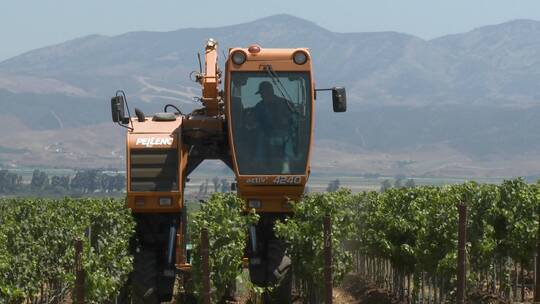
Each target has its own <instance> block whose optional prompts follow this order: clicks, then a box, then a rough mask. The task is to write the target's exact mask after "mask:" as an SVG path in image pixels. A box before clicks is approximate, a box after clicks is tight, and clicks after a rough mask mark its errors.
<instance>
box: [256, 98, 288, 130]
mask: <svg viewBox="0 0 540 304" xmlns="http://www.w3.org/2000/svg"><path fill="white" fill-rule="evenodd" d="M254 114H255V118H256V119H257V123H258V124H259V126H260V128H261V129H262V131H263V132H265V133H266V134H267V135H268V136H271V137H286V136H288V134H289V129H290V125H291V121H290V120H291V110H290V109H289V105H288V101H287V100H286V99H285V98H281V97H279V96H276V95H273V96H272V97H271V99H270V100H261V101H260V102H259V103H257V104H256V105H255V107H254Z"/></svg>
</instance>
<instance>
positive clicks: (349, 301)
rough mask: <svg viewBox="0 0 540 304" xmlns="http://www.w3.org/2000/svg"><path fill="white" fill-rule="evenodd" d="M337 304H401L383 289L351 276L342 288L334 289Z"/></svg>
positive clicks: (358, 276)
mask: <svg viewBox="0 0 540 304" xmlns="http://www.w3.org/2000/svg"><path fill="white" fill-rule="evenodd" d="M334 303H336V304H401V302H399V301H398V300H395V299H392V296H391V295H390V294H389V293H388V292H386V291H385V290H383V289H380V288H377V287H376V286H375V285H374V284H372V283H370V282H368V281H366V280H365V279H364V278H362V277H361V276H360V275H357V274H349V275H347V276H346V277H345V280H344V281H343V283H342V284H341V286H340V287H337V288H335V289H334Z"/></svg>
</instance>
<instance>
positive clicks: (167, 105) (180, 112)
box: [163, 103, 184, 115]
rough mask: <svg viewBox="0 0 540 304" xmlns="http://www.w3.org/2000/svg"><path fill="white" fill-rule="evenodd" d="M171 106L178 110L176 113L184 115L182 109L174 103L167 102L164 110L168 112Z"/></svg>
mask: <svg viewBox="0 0 540 304" xmlns="http://www.w3.org/2000/svg"><path fill="white" fill-rule="evenodd" d="M169 107H171V108H174V109H175V110H176V114H180V115H184V114H182V111H180V109H179V108H178V107H177V106H175V105H173V104H170V103H169V104H166V105H165V107H163V112H165V113H167V109H168V108H169Z"/></svg>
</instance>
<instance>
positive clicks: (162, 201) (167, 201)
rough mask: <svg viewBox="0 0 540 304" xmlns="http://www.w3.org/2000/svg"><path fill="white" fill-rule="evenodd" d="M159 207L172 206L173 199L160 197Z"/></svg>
mask: <svg viewBox="0 0 540 304" xmlns="http://www.w3.org/2000/svg"><path fill="white" fill-rule="evenodd" d="M159 205H160V206H170V205H172V198H170V197H160V198H159Z"/></svg>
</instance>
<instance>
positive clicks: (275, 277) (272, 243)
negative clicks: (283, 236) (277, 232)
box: [263, 240, 292, 304]
mask: <svg viewBox="0 0 540 304" xmlns="http://www.w3.org/2000/svg"><path fill="white" fill-rule="evenodd" d="M285 248H286V246H285V244H284V243H283V242H282V241H280V240H269V241H268V243H267V256H266V265H265V266H266V280H267V284H266V285H267V286H275V287H274V288H273V289H272V291H271V292H268V293H265V294H264V296H263V298H264V303H265V304H288V303H292V269H291V259H290V258H289V257H288V256H287V255H286V250H285Z"/></svg>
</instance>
